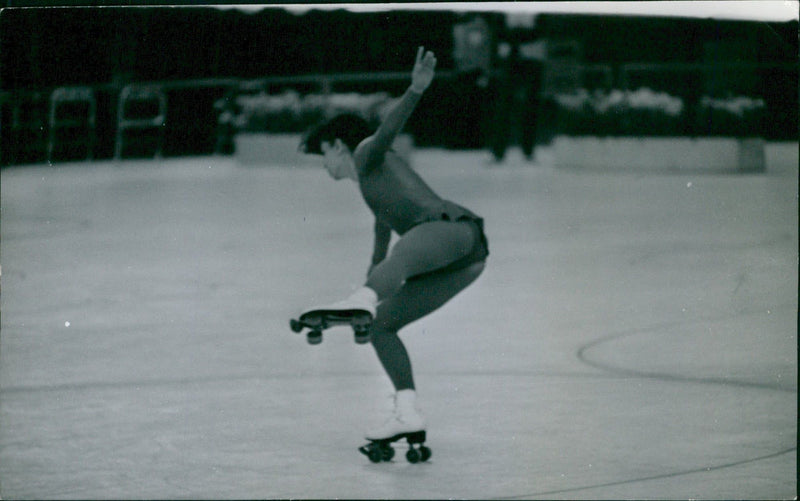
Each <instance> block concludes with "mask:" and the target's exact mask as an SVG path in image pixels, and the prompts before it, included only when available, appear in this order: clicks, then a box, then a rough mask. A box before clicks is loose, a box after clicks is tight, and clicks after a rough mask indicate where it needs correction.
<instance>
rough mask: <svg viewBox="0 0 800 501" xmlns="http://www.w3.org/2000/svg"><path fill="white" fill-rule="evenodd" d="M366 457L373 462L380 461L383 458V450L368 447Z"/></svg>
mask: <svg viewBox="0 0 800 501" xmlns="http://www.w3.org/2000/svg"><path fill="white" fill-rule="evenodd" d="M367 457H368V458H369V460H370V461H372V462H373V463H380V462H381V461H382V460H383V451H381V450H380V449H379V448H377V447H372V448H370V450H369V453H367Z"/></svg>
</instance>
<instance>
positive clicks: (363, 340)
mask: <svg viewBox="0 0 800 501" xmlns="http://www.w3.org/2000/svg"><path fill="white" fill-rule="evenodd" d="M355 338H356V343H358V344H367V343H369V341H370V335H369V331H366V332H359V331H356V333H355Z"/></svg>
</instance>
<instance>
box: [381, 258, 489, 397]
mask: <svg viewBox="0 0 800 501" xmlns="http://www.w3.org/2000/svg"><path fill="white" fill-rule="evenodd" d="M484 265H485V263H484V262H479V263H475V264H473V265H471V266H469V267H467V268H463V269H460V270H456V271H451V272H447V273H444V272H442V273H430V274H427V275H424V276H421V277H415V278H412V279H411V280H408V281H406V283H405V284H404V285H403V286H402V287H401V289H400V290H399V291H398V292H397V294H395V295H394V296H392V297H390V298H388V299H387V300H386V301H384V302H383V303H381V305H380V306H379V307H378V314H377V316H376V318H375V321H374V322H373V324H372V329H371V331H372V346H373V347H374V348H375V353H376V354H377V355H378V359H379V360H380V362H381V364H382V365H383V368H384V370H385V371H386V374H387V375H388V376H389V379H391V381H392V384H393V385H394V387H395V389H396V390H397V391H400V390H406V389H414V377H413V372H412V370H411V361H410V360H409V357H408V352H407V351H406V348H405V346H404V345H403V342H402V341H401V340H400V338H399V337H398V335H397V332H398V331H399V330H400V329H401V328H402V327H404V326H405V325H408V324H409V323H411V322H413V321H415V320H418V319H420V318H422V317H424V316H425V315H428V314H429V313H431V312H433V311H434V310H436V309H438V308H439V307H441V306H442V305H444V304H445V303H446V302H447V301H449V300H450V299H452V298H453V296H455V295H456V294H458V293H459V292H461V291H462V290H464V288H466V287H467V286H468V285H469V284H471V283H472V282H474V281H475V279H476V278H478V276H479V275H480V274H481V272H482V271H483V268H484Z"/></svg>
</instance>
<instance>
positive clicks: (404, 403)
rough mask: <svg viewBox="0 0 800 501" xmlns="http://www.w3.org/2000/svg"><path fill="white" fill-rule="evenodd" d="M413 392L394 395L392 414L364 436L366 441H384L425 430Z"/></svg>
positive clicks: (405, 391)
mask: <svg viewBox="0 0 800 501" xmlns="http://www.w3.org/2000/svg"><path fill="white" fill-rule="evenodd" d="M416 396H417V395H416V392H415V391H414V390H400V391H398V392H397V394H396V395H395V400H394V412H393V413H392V415H391V417H389V419H387V420H386V422H384V423H383V425H381V426H380V427H379V428H376V429H374V430H370V431H368V432H367V434H366V439H367V440H385V439H390V438H393V437H395V436H397V435H402V434H406V433H414V432H419V431H424V430H425V418H424V417H423V416H422V414H421V413H420V411H419V409H418V408H417V406H416Z"/></svg>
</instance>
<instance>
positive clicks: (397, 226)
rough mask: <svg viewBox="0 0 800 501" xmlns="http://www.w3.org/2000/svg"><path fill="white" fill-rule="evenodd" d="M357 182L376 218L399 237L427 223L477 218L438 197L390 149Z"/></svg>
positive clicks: (362, 172)
mask: <svg viewBox="0 0 800 501" xmlns="http://www.w3.org/2000/svg"><path fill="white" fill-rule="evenodd" d="M358 181H359V186H360V188H361V195H362V196H363V197H364V201H365V202H366V203H367V205H368V206H369V208H370V209H371V210H372V212H373V213H374V214H375V217H376V218H378V220H380V221H382V222H384V223H385V224H387V225H388V226H389V227H391V228H392V229H393V230H394V231H395V232H396V233H397V234H398V235H402V234H404V233H405V232H407V231H408V230H410V229H411V228H413V227H414V226H416V225H418V224H420V223H423V222H426V221H435V220H443V219H444V220H450V221H456V220H458V219H460V218H463V217H467V218H469V219H473V218H477V216H476V215H475V214H473V213H471V212H470V211H468V210H467V209H465V208H463V207H461V206H459V205H458V204H455V203H453V202H450V201H448V200H444V199H442V198H441V197H439V195H437V194H436V193H435V192H434V191H433V190H432V189H431V188H430V187H429V186H428V185H427V184H426V183H425V181H423V180H422V178H421V177H419V175H418V174H417V173H416V172H414V170H413V169H411V167H409V165H408V163H407V162H406V161H405V160H403V159H402V158H401V157H400V156H398V155H397V153H395V152H394V151H391V150H390V151H388V152H386V155H385V156H384V157H383V162H382V163H381V164H380V165H376V166H374V167H373V166H368V168H367V169H363V170H362V171H360V173H359V176H358Z"/></svg>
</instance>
